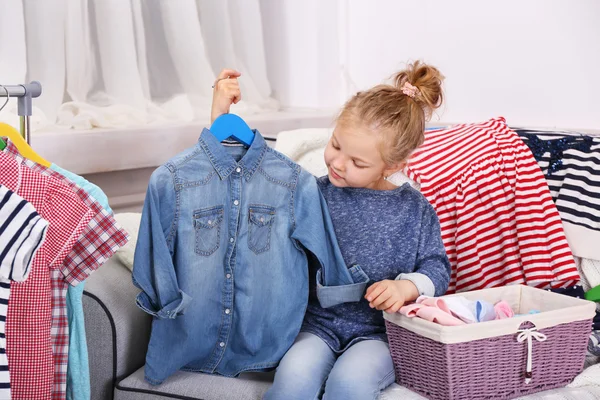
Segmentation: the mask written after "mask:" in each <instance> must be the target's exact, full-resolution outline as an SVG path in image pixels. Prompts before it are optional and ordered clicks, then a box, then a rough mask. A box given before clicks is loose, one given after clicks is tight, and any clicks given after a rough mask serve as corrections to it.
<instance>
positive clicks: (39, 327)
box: [0, 152, 94, 400]
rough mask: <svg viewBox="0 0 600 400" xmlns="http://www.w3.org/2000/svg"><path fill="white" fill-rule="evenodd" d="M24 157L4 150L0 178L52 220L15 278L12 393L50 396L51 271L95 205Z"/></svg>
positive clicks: (36, 399)
mask: <svg viewBox="0 0 600 400" xmlns="http://www.w3.org/2000/svg"><path fill="white" fill-rule="evenodd" d="M24 162H25V160H24V159H23V158H22V157H19V156H17V157H15V156H14V155H12V154H8V153H7V152H0V183H1V184H3V185H4V186H6V187H7V188H8V189H10V190H12V191H13V192H15V193H16V194H18V195H20V196H21V197H23V198H24V199H26V200H27V201H29V202H30V203H31V204H32V205H33V206H34V207H35V208H36V210H37V211H38V213H39V214H40V215H41V216H42V218H44V219H45V220H47V221H48V222H49V226H48V231H47V235H46V241H45V242H44V244H43V245H42V247H41V248H40V250H39V252H38V253H37V255H36V257H35V258H34V260H33V263H32V266H31V272H30V275H29V278H28V279H27V281H25V282H22V283H16V282H14V283H12V284H11V294H10V301H9V306H8V315H7V319H6V352H7V356H8V364H9V368H10V374H11V391H12V398H13V399H23V400H46V399H50V398H51V393H52V384H53V382H54V365H53V361H52V341H51V335H50V331H51V324H52V300H51V295H50V293H51V280H50V271H51V270H52V269H60V268H61V265H62V264H63V262H64V260H65V258H66V257H67V255H68V254H69V253H70V252H71V250H72V248H73V246H74V245H75V243H76V242H77V241H78V238H79V237H80V236H81V234H82V233H83V232H84V230H85V229H86V227H87V226H88V223H89V222H90V220H91V219H92V218H93V217H94V211H93V210H92V209H91V208H90V207H88V206H87V205H86V204H85V203H84V202H83V201H82V200H81V198H80V197H79V196H78V195H77V194H76V193H74V192H73V190H72V189H71V188H70V187H69V186H68V185H66V184H65V183H64V182H63V181H61V180H59V179H56V178H54V177H51V176H44V175H41V174H40V173H37V172H34V171H32V170H31V168H29V167H27V166H25V165H24Z"/></svg>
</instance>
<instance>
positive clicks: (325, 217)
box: [292, 170, 369, 307]
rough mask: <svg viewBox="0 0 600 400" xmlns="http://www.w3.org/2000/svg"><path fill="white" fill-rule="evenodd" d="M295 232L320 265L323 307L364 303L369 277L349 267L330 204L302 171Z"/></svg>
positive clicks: (319, 278)
mask: <svg viewBox="0 0 600 400" xmlns="http://www.w3.org/2000/svg"><path fill="white" fill-rule="evenodd" d="M294 221H295V228H294V232H293V233H292V238H293V239H295V240H297V241H299V242H300V243H301V244H302V245H303V246H304V247H305V248H306V249H308V250H309V251H310V252H311V253H313V254H314V255H315V258H316V259H317V260H318V262H319V269H318V272H317V297H318V298H319V302H320V303H321V306H322V307H332V306H334V305H337V304H341V303H346V302H355V301H359V300H360V299H362V297H363V294H364V292H365V288H366V286H367V282H368V281H369V277H368V276H367V274H365V272H364V271H363V270H362V268H361V267H360V266H358V265H354V266H352V267H350V268H348V267H346V263H345V261H344V258H343V257H342V252H341V250H340V248H339V246H338V243H337V239H336V237H335V232H334V230H333V223H332V221H331V217H330V216H329V211H328V209H327V203H326V202H325V199H324V198H323V195H322V194H321V191H320V190H319V188H318V186H317V181H316V179H315V178H314V177H313V176H312V175H310V174H309V173H308V172H306V171H304V170H302V171H301V172H300V176H299V178H298V184H297V186H296V193H295V196H294Z"/></svg>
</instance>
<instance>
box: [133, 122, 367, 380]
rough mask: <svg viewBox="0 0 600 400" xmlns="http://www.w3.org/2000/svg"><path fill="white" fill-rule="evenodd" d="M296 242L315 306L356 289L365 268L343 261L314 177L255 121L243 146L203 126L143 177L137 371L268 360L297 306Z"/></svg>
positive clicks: (301, 294)
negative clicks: (141, 358)
mask: <svg viewBox="0 0 600 400" xmlns="http://www.w3.org/2000/svg"><path fill="white" fill-rule="evenodd" d="M307 251H310V252H311V253H312V254H314V255H315V256H316V259H317V260H318V262H319V263H320V268H321V269H320V270H319V271H318V273H317V282H318V283H319V286H318V294H319V298H320V299H321V304H322V305H323V306H332V305H335V304H339V303H342V302H346V301H359V300H360V299H361V298H362V296H363V295H364V291H365V287H366V283H367V281H368V277H367V276H366V274H364V272H363V271H362V269H361V268H360V267H359V266H352V267H351V268H348V267H347V266H346V264H345V263H344V260H343V258H342V254H341V252H340V249H339V247H338V246H337V242H336V240H335V235H334V231H333V225H332V222H331V219H330V217H329V214H328V211H327V205H326V203H325V201H324V199H323V196H322V195H321V194H320V192H319V189H318V187H317V182H316V179H315V178H314V177H313V176H311V175H310V174H309V173H308V172H306V171H303V170H302V169H301V168H300V167H299V166H298V165H297V164H295V163H294V162H292V161H291V160H289V159H288V158H287V157H285V156H284V155H282V154H281V153H278V152H276V151H275V150H273V149H271V148H269V147H268V146H267V144H266V142H265V140H264V138H263V137H262V136H261V135H260V133H258V132H255V138H254V141H253V142H252V144H251V145H250V147H249V148H247V149H246V148H245V147H243V146H241V145H235V144H229V143H223V144H222V143H220V142H219V141H218V140H217V139H216V138H215V137H214V136H213V135H212V134H211V132H210V131H208V130H207V129H205V130H204V131H203V132H202V134H201V135H200V138H199V140H198V143H197V145H196V146H194V147H192V148H190V149H187V150H185V151H184V152H182V153H181V154H179V155H177V156H175V157H174V158H172V159H171V160H169V161H168V162H167V163H166V164H164V165H163V166H161V167H159V168H158V169H157V170H156V171H155V172H154V173H153V174H152V177H151V178H150V183H149V185H148V192H147V194H146V200H145V202H144V210H143V213H142V220H141V225H140V231H139V236H138V242H137V246H136V251H135V257H134V268H133V281H134V284H135V285H136V286H138V287H139V288H140V289H142V292H141V293H140V294H139V296H138V298H137V304H138V306H139V307H140V308H141V309H142V310H144V311H145V312H147V313H149V314H151V315H153V316H154V320H153V322H152V333H151V337H150V344H149V346H148V352H147V355H146V366H145V379H146V380H147V381H148V382H150V383H151V384H159V383H161V382H162V381H164V380H165V379H166V378H167V377H169V376H170V375H171V374H173V373H174V372H176V371H177V370H179V369H183V370H187V371H194V372H205V373H211V374H212V373H216V374H220V375H225V376H237V375H238V374H239V373H241V372H244V371H264V370H268V369H272V368H274V367H276V366H277V364H278V362H279V361H280V360H281V358H282V357H283V355H284V354H285V352H286V351H287V350H288V348H289V347H290V346H291V344H292V343H293V341H294V339H295V338H296V336H297V335H298V332H299V331H300V327H301V324H302V320H303V317H304V312H305V310H306V306H307V301H308V260H307V255H306V252H307ZM198 338H201V340H199V339H198Z"/></svg>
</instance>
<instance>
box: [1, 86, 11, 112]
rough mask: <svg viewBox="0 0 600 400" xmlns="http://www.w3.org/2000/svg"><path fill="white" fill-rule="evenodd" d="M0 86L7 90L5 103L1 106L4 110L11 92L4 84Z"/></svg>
mask: <svg viewBox="0 0 600 400" xmlns="http://www.w3.org/2000/svg"><path fill="white" fill-rule="evenodd" d="M0 87H1V88H2V89H4V91H5V92H6V101H5V102H4V104H2V107H0V111H2V110H4V107H6V105H7V104H8V101H9V100H10V93H8V89H7V88H6V87H5V86H4V85H0Z"/></svg>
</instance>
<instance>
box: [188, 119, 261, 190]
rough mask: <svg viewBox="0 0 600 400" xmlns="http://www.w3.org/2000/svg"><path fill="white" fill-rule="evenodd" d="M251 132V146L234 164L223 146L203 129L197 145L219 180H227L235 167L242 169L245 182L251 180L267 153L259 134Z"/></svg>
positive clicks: (255, 131)
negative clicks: (208, 160)
mask: <svg viewBox="0 0 600 400" xmlns="http://www.w3.org/2000/svg"><path fill="white" fill-rule="evenodd" d="M253 132H254V140H253V141H252V144H251V145H250V147H249V148H248V150H247V151H246V154H244V156H243V157H242V159H241V160H240V161H239V162H236V161H235V159H234V158H233V157H232V156H231V154H229V152H228V151H227V150H226V149H225V147H224V146H223V144H221V142H219V141H218V140H217V138H216V137H215V136H214V135H213V134H212V133H211V132H210V131H209V130H208V129H206V128H204V129H203V130H202V133H201V134H200V139H199V140H198V144H199V145H200V147H202V149H203V150H204V152H205V153H206V155H207V156H208V158H209V159H210V162H211V163H212V165H213V167H214V169H215V171H217V174H219V177H220V178H221V179H225V178H227V177H228V176H229V174H231V173H232V172H233V170H234V169H236V167H241V168H242V171H243V172H242V173H243V174H244V177H245V178H246V181H249V180H250V179H251V178H252V176H253V175H254V173H255V172H256V170H257V169H258V167H259V166H260V163H261V162H262V159H263V158H264V156H265V153H266V151H267V143H266V142H265V139H264V138H263V137H262V135H261V134H260V132H259V131H257V130H256V129H255V130H253Z"/></svg>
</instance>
